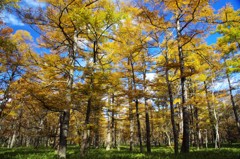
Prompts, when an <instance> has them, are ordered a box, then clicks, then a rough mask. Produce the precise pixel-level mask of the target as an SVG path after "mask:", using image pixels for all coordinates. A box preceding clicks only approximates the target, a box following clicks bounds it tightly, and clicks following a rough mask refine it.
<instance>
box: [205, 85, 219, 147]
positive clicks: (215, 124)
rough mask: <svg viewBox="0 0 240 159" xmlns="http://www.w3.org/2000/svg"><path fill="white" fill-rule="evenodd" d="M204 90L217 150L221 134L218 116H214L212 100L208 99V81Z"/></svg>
mask: <svg viewBox="0 0 240 159" xmlns="http://www.w3.org/2000/svg"><path fill="white" fill-rule="evenodd" d="M204 89H205V95H206V101H207V107H208V113H209V119H210V123H211V127H212V132H213V139H214V144H215V148H218V147H219V135H218V134H219V133H218V121H217V116H216V114H214V112H215V108H213V109H212V106H211V103H210V100H209V98H208V96H209V94H208V89H207V84H206V81H204Z"/></svg>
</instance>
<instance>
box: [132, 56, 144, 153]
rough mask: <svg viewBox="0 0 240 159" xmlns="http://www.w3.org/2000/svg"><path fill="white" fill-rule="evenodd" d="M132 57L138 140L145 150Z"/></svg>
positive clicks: (141, 148)
mask: <svg viewBox="0 0 240 159" xmlns="http://www.w3.org/2000/svg"><path fill="white" fill-rule="evenodd" d="M132 60H133V59H132V57H131V59H130V64H131V71H132V80H133V87H134V95H135V97H134V98H135V108H136V117H137V130H138V141H139V146H140V152H141V153H142V152H143V145H142V133H141V123H140V117H139V116H140V115H139V110H138V109H139V105H138V104H139V103H138V95H137V86H136V79H135V72H134V64H133V61H132Z"/></svg>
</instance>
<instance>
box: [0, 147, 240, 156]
mask: <svg viewBox="0 0 240 159" xmlns="http://www.w3.org/2000/svg"><path fill="white" fill-rule="evenodd" d="M79 156H80V154H79V148H78V147H69V148H68V154H67V158H69V159H79V158H80V157H79ZM56 158H57V157H56V153H55V152H54V150H53V149H49V148H39V149H33V148H13V149H7V148H0V159H56ZM85 159H240V144H236V145H232V146H227V147H222V148H221V149H217V150H216V149H213V148H208V149H201V150H196V149H194V148H193V149H191V152H190V153H189V154H180V155H178V156H175V155H174V154H173V150H172V148H169V147H153V148H152V153H150V154H147V153H138V152H137V149H136V150H135V151H133V152H129V151H128V149H127V147H124V146H122V147H121V150H120V151H118V150H110V151H105V149H91V150H89V152H88V154H87V155H86V157H85Z"/></svg>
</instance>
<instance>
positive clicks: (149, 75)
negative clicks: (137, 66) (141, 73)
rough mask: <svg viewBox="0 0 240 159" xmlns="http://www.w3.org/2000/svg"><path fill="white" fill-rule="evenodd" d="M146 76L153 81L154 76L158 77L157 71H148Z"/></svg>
mask: <svg viewBox="0 0 240 159" xmlns="http://www.w3.org/2000/svg"><path fill="white" fill-rule="evenodd" d="M146 78H147V80H150V81H152V80H154V78H156V73H147V74H146Z"/></svg>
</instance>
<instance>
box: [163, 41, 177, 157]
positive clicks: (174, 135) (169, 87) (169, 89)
mask: <svg viewBox="0 0 240 159" xmlns="http://www.w3.org/2000/svg"><path fill="white" fill-rule="evenodd" d="M166 50H167V51H168V46H167V49H166ZM165 60H166V65H167V64H168V53H167V52H166V55H165ZM168 71H169V70H168V68H166V70H165V77H166V82H167V87H168V96H169V103H170V110H171V124H172V130H173V140H174V153H175V154H178V131H177V128H176V124H175V118H174V104H173V93H172V86H171V82H170V81H169V74H168Z"/></svg>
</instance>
